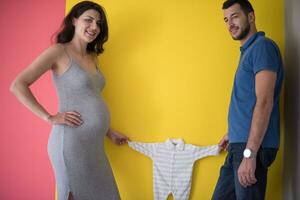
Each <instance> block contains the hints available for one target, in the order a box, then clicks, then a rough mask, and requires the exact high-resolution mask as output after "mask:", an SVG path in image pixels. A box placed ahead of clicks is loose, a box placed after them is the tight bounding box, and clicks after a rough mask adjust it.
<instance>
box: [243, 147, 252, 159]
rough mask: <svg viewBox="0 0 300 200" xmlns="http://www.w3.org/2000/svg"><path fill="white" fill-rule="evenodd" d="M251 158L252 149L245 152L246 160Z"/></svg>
mask: <svg viewBox="0 0 300 200" xmlns="http://www.w3.org/2000/svg"><path fill="white" fill-rule="evenodd" d="M250 156H251V151H250V149H245V150H244V157H245V158H249V157H250Z"/></svg>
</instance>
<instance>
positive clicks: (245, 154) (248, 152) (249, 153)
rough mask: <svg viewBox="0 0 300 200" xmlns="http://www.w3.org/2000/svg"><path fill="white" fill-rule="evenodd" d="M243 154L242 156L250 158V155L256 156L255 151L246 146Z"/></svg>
mask: <svg viewBox="0 0 300 200" xmlns="http://www.w3.org/2000/svg"><path fill="white" fill-rule="evenodd" d="M243 155H244V158H252V157H255V156H256V153H255V152H254V151H252V150H251V149H249V148H246V149H245V150H244V153H243Z"/></svg>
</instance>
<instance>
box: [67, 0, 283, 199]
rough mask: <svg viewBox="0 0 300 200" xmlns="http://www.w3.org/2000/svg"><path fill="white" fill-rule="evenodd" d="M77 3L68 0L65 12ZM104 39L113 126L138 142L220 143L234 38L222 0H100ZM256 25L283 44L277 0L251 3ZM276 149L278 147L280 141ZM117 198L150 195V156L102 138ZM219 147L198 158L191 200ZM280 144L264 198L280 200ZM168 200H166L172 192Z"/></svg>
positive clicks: (213, 177) (208, 191)
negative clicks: (106, 25)
mask: <svg viewBox="0 0 300 200" xmlns="http://www.w3.org/2000/svg"><path fill="white" fill-rule="evenodd" d="M77 2H79V1H74V0H67V1H66V12H68V11H69V9H70V8H71V7H72V6H73V5H74V4H75V3H77ZM95 2H97V3H99V4H101V5H102V6H103V7H104V8H105V9H106V12H107V17H108V22H109V33H110V36H109V41H108V42H107V43H106V44H105V52H104V54H103V55H101V56H100V57H99V59H100V64H101V70H102V72H103V73H104V75H105V77H106V81H107V85H106V88H105V90H104V97H105V99H106V101H107V104H108V105H109V107H110V111H111V116H112V128H113V129H116V130H119V131H121V132H122V133H124V134H126V135H128V136H129V137H130V138H131V139H132V140H135V141H142V142H159V141H161V142H163V141H165V140H166V139H167V138H168V137H171V138H183V139H184V140H185V141H186V142H187V143H192V144H195V145H210V144H216V143H218V142H219V140H220V139H221V137H222V136H223V135H224V133H225V132H226V129H227V112H228V105H229V100H230V93H231V87H232V83H233V78H234V73H235V70H236V66H237V64H238V59H239V46H240V44H239V42H237V41H233V40H232V39H231V37H230V35H229V33H228V31H227V29H226V27H225V24H224V22H223V11H222V9H221V6H222V3H223V1H221V0H217V1H216V0H213V1H203V0H201V1H200V0H177V1H176V0H152V1H147V0H126V1H124V0H102V1H95ZM252 2H253V6H254V9H255V12H256V19H257V20H256V22H257V27H258V30H263V31H265V32H266V34H267V36H269V37H271V38H272V39H274V40H275V41H276V42H277V44H278V45H279V47H280V48H281V51H282V52H283V47H284V26H283V0H276V1H274V0H263V1H252ZM281 147H282V146H281ZM106 151H107V153H108V156H109V160H110V162H111V165H112V168H113V171H114V175H115V178H116V180H117V184H118V187H119V190H120V193H121V197H122V200H151V199H153V194H152V193H153V192H152V161H151V160H150V159H149V158H147V157H146V156H144V155H141V154H139V153H137V152H135V151H133V150H132V149H130V148H129V147H128V146H122V147H117V146H115V145H113V144H112V143H111V142H109V141H106ZM224 158H225V153H223V154H222V155H221V156H218V157H209V158H204V159H202V160H199V161H197V162H196V164H195V166H194V171H193V182H192V191H191V196H190V199H191V200H208V199H210V198H211V195H212V192H213V190H214V186H215V184H216V181H217V178H218V175H219V168H220V166H221V165H222V163H223V161H224ZM281 174H282V148H281V150H280V152H279V155H278V157H277V160H276V162H275V163H274V164H273V165H272V167H271V168H270V171H269V180H268V188H267V197H266V199H267V200H279V199H282V189H281V186H282V183H281V182H282V177H281V176H282V175H281ZM170 199H172V198H170Z"/></svg>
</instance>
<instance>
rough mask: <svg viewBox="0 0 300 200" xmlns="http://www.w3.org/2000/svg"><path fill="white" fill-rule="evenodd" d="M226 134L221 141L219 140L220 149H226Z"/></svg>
mask: <svg viewBox="0 0 300 200" xmlns="http://www.w3.org/2000/svg"><path fill="white" fill-rule="evenodd" d="M228 142H229V140H228V134H226V135H224V136H223V138H222V139H221V141H220V142H219V147H220V151H226V150H227V147H228Z"/></svg>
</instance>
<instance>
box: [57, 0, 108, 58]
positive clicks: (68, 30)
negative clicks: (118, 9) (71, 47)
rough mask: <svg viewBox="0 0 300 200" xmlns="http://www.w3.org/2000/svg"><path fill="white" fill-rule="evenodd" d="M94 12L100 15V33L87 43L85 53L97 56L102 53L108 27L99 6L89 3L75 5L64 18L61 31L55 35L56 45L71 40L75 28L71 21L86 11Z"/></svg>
mask: <svg viewBox="0 0 300 200" xmlns="http://www.w3.org/2000/svg"><path fill="white" fill-rule="evenodd" d="M90 9H93V10H96V11H97V12H99V14H100V25H99V26H100V33H99V35H98V36H97V37H96V38H95V40H94V41H92V42H91V43H88V45H87V49H86V50H87V52H88V53H96V54H97V55H99V54H100V53H102V52H103V51H104V49H103V44H104V43H105V42H106V41H107V40H108V25H107V20H106V16H105V12H104V9H103V8H102V7H101V6H100V5H99V4H96V3H94V2H91V1H82V2H80V3H78V4H76V5H75V6H74V7H73V8H72V9H71V11H70V12H69V14H68V15H67V16H66V17H65V19H64V21H63V24H62V28H61V31H60V32H59V33H58V34H57V37H56V42H57V43H67V42H70V41H71V40H72V39H73V36H74V32H75V27H74V25H73V19H74V18H78V17H79V16H80V15H82V13H84V12H85V11H86V10H90Z"/></svg>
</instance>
